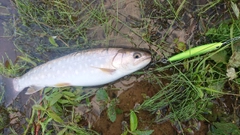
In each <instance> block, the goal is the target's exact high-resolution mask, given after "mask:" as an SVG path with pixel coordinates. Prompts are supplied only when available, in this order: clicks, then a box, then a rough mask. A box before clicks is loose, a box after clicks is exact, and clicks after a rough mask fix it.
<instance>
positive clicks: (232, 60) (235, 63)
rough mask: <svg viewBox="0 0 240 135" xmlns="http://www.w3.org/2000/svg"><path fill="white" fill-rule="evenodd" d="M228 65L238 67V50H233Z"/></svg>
mask: <svg viewBox="0 0 240 135" xmlns="http://www.w3.org/2000/svg"><path fill="white" fill-rule="evenodd" d="M228 64H229V66H231V67H235V68H238V67H240V52H238V51H235V52H234V53H233V54H232V56H231V58H230V59H229V62H228Z"/></svg>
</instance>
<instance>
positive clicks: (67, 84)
mask: <svg viewBox="0 0 240 135" xmlns="http://www.w3.org/2000/svg"><path fill="white" fill-rule="evenodd" d="M54 86H55V87H66V86H71V84H70V83H57V84H55V85H54Z"/></svg>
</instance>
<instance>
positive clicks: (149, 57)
mask: <svg viewBox="0 0 240 135" xmlns="http://www.w3.org/2000/svg"><path fill="white" fill-rule="evenodd" d="M149 59H150V61H151V60H152V56H148V57H146V58H144V59H143V61H145V60H149Z"/></svg>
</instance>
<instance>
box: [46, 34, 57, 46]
mask: <svg viewBox="0 0 240 135" xmlns="http://www.w3.org/2000/svg"><path fill="white" fill-rule="evenodd" d="M55 38H56V36H50V37H49V38H48V40H49V42H50V43H51V44H52V45H54V46H56V47H58V44H57V43H56V42H55Z"/></svg>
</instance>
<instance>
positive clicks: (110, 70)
mask: <svg viewBox="0 0 240 135" xmlns="http://www.w3.org/2000/svg"><path fill="white" fill-rule="evenodd" d="M93 68H97V69H100V70H101V71H103V72H105V73H109V74H113V73H114V72H115V71H116V69H111V68H100V67H93Z"/></svg>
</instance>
